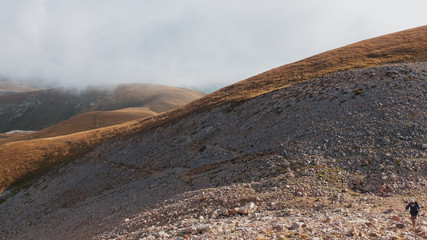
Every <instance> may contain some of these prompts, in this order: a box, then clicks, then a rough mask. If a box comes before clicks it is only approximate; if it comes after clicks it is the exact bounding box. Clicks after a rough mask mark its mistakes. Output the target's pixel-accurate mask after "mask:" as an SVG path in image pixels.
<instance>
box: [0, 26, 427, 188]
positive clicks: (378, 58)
mask: <svg viewBox="0 0 427 240" xmlns="http://www.w3.org/2000/svg"><path fill="white" fill-rule="evenodd" d="M421 61H427V26H423V27H419V28H414V29H409V30H406V31H403V32H398V33H394V34H389V35H385V36H382V37H378V38H373V39H369V40H365V41H361V42H358V43H354V44H351V45H348V46H345V47H342V48H338V49H334V50H331V51H328V52H325V53H322V54H318V55H315V56H312V57H309V58H306V59H304V60H301V61H298V62H295V63H292V64H288V65H285V66H282V67H278V68H275V69H272V70H270V71H267V72H264V73H262V74H259V75H257V76H254V77H251V78H249V79H247V80H244V81H241V82H238V83H236V84H233V85H230V86H228V87H225V88H223V89H220V90H218V91H216V92H214V93H212V94H209V95H207V96H205V97H203V98H201V99H198V100H196V101H193V102H191V103H190V104H187V105H186V106H184V107H180V108H178V109H175V110H171V111H169V112H166V113H163V114H159V115H156V116H154V117H149V118H144V119H142V120H139V121H133V122H131V123H125V124H122V125H118V126H113V127H107V128H103V129H99V130H92V131H88V132H82V133H77V134H72V135H68V136H61V137H55V138H49V139H38V140H32V141H21V142H13V143H8V144H5V145H2V146H0V192H1V191H2V190H4V189H6V188H7V187H9V186H10V185H11V184H12V183H14V182H15V183H17V182H18V183H20V181H19V180H20V179H21V180H22V179H24V180H25V179H27V177H29V176H31V175H35V176H36V175H37V174H39V173H42V172H43V171H45V170H47V169H49V168H50V167H51V166H52V165H55V164H57V163H61V162H67V161H70V160H72V159H74V158H76V157H78V156H81V155H83V154H85V153H87V152H88V151H90V149H92V148H94V147H96V146H97V145H99V144H101V143H102V142H104V141H107V140H109V139H111V138H114V137H118V136H120V137H126V136H128V135H132V134H138V133H140V132H143V131H146V130H148V129H152V128H154V127H156V126H159V125H162V124H166V123H171V122H172V123H173V122H174V121H177V120H179V119H181V118H182V117H184V116H187V115H188V114H191V113H194V112H201V111H206V110H209V109H211V108H213V107H215V106H219V105H224V104H229V103H230V104H232V105H233V104H234V103H237V102H241V101H245V100H248V99H251V98H253V97H256V96H258V95H260V94H263V93H266V92H269V91H272V90H275V89H279V88H283V87H287V86H289V85H292V84H295V83H299V82H303V81H307V80H309V79H313V78H315V77H319V76H322V75H326V74H331V73H334V72H337V71H341V70H347V69H355V68H364V67H373V66H380V65H385V64H390V63H399V62H421ZM67 141H72V143H71V144H68V143H67Z"/></svg>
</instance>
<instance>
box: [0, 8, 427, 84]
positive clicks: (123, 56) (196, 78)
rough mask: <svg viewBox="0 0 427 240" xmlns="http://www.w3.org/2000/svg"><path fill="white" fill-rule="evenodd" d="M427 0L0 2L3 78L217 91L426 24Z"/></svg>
mask: <svg viewBox="0 0 427 240" xmlns="http://www.w3.org/2000/svg"><path fill="white" fill-rule="evenodd" d="M426 9H427V1H426V0H401V1H396V0H377V1H376V0H357V1H350V0H346V1H344V0H295V1H291V0H263V1H261V0H258V1H255V0H212V1H207V0H120V1H119V0H0V76H2V77H5V78H8V79H15V80H33V81H34V80H36V81H44V82H50V83H51V82H56V83H61V84H63V85H67V86H69V85H76V84H92V85H94V84H103V83H130V82H147V83H158V84H165V85H172V86H182V87H188V88H196V89H201V90H216V89H218V88H220V87H224V86H226V85H229V84H231V83H234V82H237V81H240V80H243V79H245V78H248V77H250V76H253V75H255V74H258V73H261V72H264V71H267V70H269V69H271V68H275V67H278V66H281V65H284V64H287V63H291V62H294V61H297V60H300V59H303V58H306V57H309V56H312V55H314V54H317V53H321V52H324V51H327V50H330V49H333V48H337V47H341V46H344V45H347V44H351V43H353V42H356V41H360V40H364V39H367V38H372V37H376V36H380V35H383V34H387V33H392V32H396V31H400V30H405V29H408V28H412V27H418V26H422V25H426V24H427V14H426Z"/></svg>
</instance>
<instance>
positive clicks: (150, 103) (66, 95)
mask: <svg viewBox="0 0 427 240" xmlns="http://www.w3.org/2000/svg"><path fill="white" fill-rule="evenodd" d="M204 95H205V94H204V93H202V92H199V91H194V90H189V89H183V88H176V87H169V86H161V85H151V84H123V85H118V86H107V87H105V86H104V87H89V88H87V89H84V90H64V89H49V90H40V91H35V92H25V93H18V94H9V95H0V112H2V114H1V115H0V132H8V131H11V130H41V129H44V128H47V127H50V126H53V125H55V124H57V123H59V122H62V121H65V120H67V119H69V118H71V117H73V116H76V115H78V114H81V113H85V112H90V111H112V110H118V109H123V108H129V107H132V108H134V107H143V108H148V109H150V110H151V111H154V112H157V113H158V112H163V111H167V110H170V109H173V108H176V107H179V106H182V105H184V104H186V103H188V102H190V101H192V100H194V99H197V98H200V97H202V96H204ZM122 115H123V116H125V115H126V114H122ZM86 129H90V128H86Z"/></svg>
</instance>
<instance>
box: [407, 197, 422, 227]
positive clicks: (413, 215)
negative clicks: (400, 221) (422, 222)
mask: <svg viewBox="0 0 427 240" xmlns="http://www.w3.org/2000/svg"><path fill="white" fill-rule="evenodd" d="M408 208H411V210H409V213H410V214H411V220H412V226H413V227H415V220H416V219H417V215H418V213H419V212H420V211H421V210H420V209H421V208H420V205H418V203H417V202H416V201H415V200H414V199H411V200H410V201H409V203H408V205H406V207H405V210H408Z"/></svg>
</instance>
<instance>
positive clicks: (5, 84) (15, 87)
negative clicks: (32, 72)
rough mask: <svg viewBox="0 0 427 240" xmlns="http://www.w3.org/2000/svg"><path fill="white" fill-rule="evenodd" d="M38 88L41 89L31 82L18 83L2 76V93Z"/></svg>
mask: <svg viewBox="0 0 427 240" xmlns="http://www.w3.org/2000/svg"><path fill="white" fill-rule="evenodd" d="M36 90H39V88H37V87H35V86H31V85H30V84H25V83H21V84H17V83H14V82H12V81H9V80H6V79H1V78H0V95H8V94H15V93H20V92H31V91H36Z"/></svg>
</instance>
